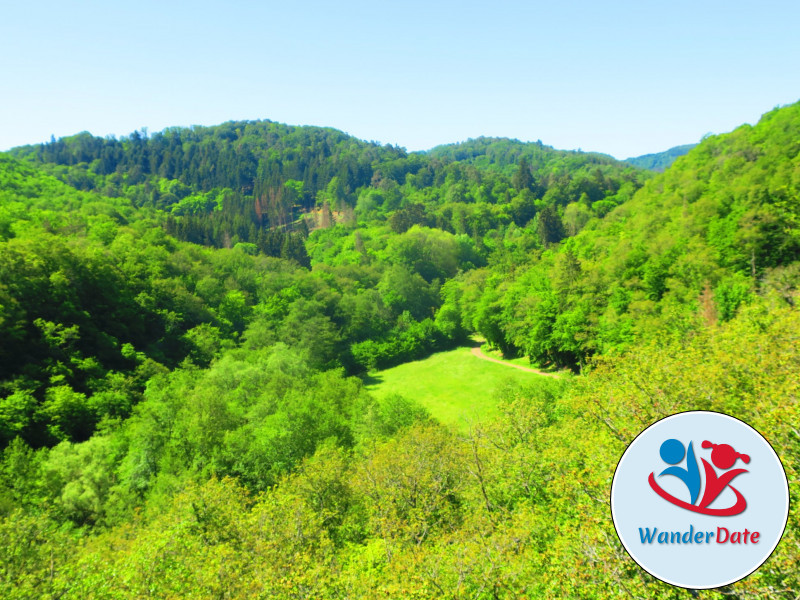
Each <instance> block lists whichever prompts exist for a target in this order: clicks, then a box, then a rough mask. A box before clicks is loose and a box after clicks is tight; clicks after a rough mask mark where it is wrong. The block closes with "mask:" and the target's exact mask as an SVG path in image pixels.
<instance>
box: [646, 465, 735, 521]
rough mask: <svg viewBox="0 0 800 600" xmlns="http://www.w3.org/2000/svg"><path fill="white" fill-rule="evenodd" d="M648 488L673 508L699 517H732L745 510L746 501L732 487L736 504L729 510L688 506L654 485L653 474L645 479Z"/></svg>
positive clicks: (730, 486)
mask: <svg viewBox="0 0 800 600" xmlns="http://www.w3.org/2000/svg"><path fill="white" fill-rule="evenodd" d="M647 481H648V483H649V484H650V487H651V488H653V491H654V492H655V493H656V494H658V495H659V496H661V497H662V498H664V500H666V501H667V502H669V503H671V504H674V505H675V506H680V507H681V508H685V509H686V510H690V511H692V512H696V513H700V514H701V515H712V516H717V517H732V516H733V515H738V514H739V513H741V512H744V509H745V508H747V500H745V499H744V496H742V494H741V493H740V492H739V490H737V489H736V488H735V487H733V486H732V485H729V486H728V487H729V488H731V489H732V490H733V491H734V493H735V494H736V504H734V505H733V506H731V507H729V508H703V507H700V506H695V505H693V504H689V503H688V502H684V501H683V500H680V499H678V498H676V497H675V496H673V495H672V494H670V493H668V492H666V491H664V490H663V489H662V488H661V486H659V485H658V484H657V483H656V478H655V475H654V474H653V473H650V477H648V478H647Z"/></svg>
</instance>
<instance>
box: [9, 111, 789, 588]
mask: <svg viewBox="0 0 800 600" xmlns="http://www.w3.org/2000/svg"><path fill="white" fill-rule="evenodd" d="M640 158H641V159H646V160H643V161H639V162H636V161H629V162H622V161H617V160H615V159H613V158H611V157H610V156H607V155H604V154H596V153H585V152H580V151H561V150H556V149H553V148H552V147H549V146H547V145H544V144H542V143H541V142H536V143H523V142H520V141H517V140H512V139H505V138H478V139H471V140H468V141H466V142H463V143H458V144H451V145H444V146H438V147H436V148H433V149H432V150H430V151H427V152H408V151H406V150H405V149H403V148H400V147H397V146H391V145H380V144H377V143H370V142H365V141H362V140H359V139H356V138H354V137H351V136H349V135H347V134H345V133H342V132H340V131H337V130H335V129H330V128H320V127H295V126H288V125H283V124H280V123H275V122H271V121H266V120H265V121H235V122H228V123H224V124H222V125H218V126H214V127H199V126H198V127H191V128H169V129H166V130H164V131H161V132H158V133H153V134H150V133H148V132H147V131H144V130H142V131H135V132H133V133H132V134H131V135H129V136H126V137H121V138H115V137H106V138H101V137H95V136H92V135H90V134H89V133H80V134H78V135H75V136H71V137H65V138H60V139H54V138H53V139H51V141H50V142H49V143H45V144H39V145H31V146H24V147H19V148H15V149H13V150H11V151H9V152H6V153H0V597H2V598H8V599H53V600H55V599H64V600H67V599H76V600H77V599H81V600H84V599H108V600H112V599H113V600H119V599H140V598H163V599H177V598H186V599H207V598H208V599H210V598H218V599H245V598H247V599H250V598H261V599H268V598H269V599H272V598H277V599H299V598H332V599H336V598H341V599H350V598H420V599H421V598H452V599H467V598H470V599H498V598H592V599H595V598H596V599H600V598H609V599H610V598H618V597H629V598H654V599H662V598H663V599H668V598H669V599H672V598H690V597H694V598H709V599H711V598H714V599H722V598H729V597H734V598H776V599H778V598H779V599H784V598H785V599H790V598H797V597H798V595H800V569H799V568H798V564H800V509H798V506H799V505H800V488H798V481H799V479H798V477H800V475H799V474H798V469H800V411H799V410H798V396H799V395H800V292H799V291H798V289H799V288H800V103H798V104H794V105H791V106H786V107H783V108H778V109H775V110H773V111H771V112H769V113H767V114H765V115H764V116H763V117H762V118H761V120H760V121H759V122H758V123H757V124H756V125H753V126H751V125H743V126H741V127H739V128H737V129H736V130H734V131H733V132H731V133H727V134H722V135H714V136H707V137H706V138H704V139H703V141H702V142H701V143H700V144H698V145H696V146H691V147H680V148H677V149H673V150H672V151H669V152H667V153H664V154H663V155H656V156H650V157H640ZM654 171H663V172H658V173H656V172H654ZM475 339H480V340H485V343H486V345H487V347H488V348H491V349H492V350H493V351H495V353H496V355H497V356H502V357H503V358H504V359H506V360H509V361H511V360H512V359H514V360H513V364H516V365H527V366H529V367H530V368H531V369H535V370H537V371H541V372H543V373H544V375H540V374H536V373H533V374H531V375H530V376H529V377H527V378H521V377H519V376H517V377H509V378H508V379H507V380H506V381H505V382H504V383H503V384H502V385H496V386H493V387H492V388H491V389H489V388H488V387H487V389H485V390H481V389H475V387H474V384H471V385H472V387H471V388H470V390H469V392H468V393H466V392H465V393H464V396H465V397H466V396H468V397H469V402H470V403H473V404H474V403H480V402H485V403H486V404H487V406H489V405H490V406H491V407H492V409H491V411H488V413H487V414H488V415H489V416H488V417H486V418H484V419H476V420H474V421H472V422H470V423H468V424H466V425H464V426H460V427H456V426H453V424H452V423H443V422H441V421H439V420H437V419H436V418H435V417H434V416H433V415H432V414H431V411H429V410H428V409H427V408H426V407H425V406H424V405H423V404H422V403H420V402H419V401H418V399H416V398H414V397H412V396H408V395H404V394H403V390H402V386H401V389H400V390H399V391H398V392H396V393H391V394H388V395H380V394H376V393H373V392H372V391H371V390H370V389H368V388H370V381H371V379H374V378H375V377H376V373H379V372H381V371H382V370H386V369H390V368H393V367H397V366H398V365H405V364H407V363H411V362H412V361H417V360H420V359H424V358H426V357H430V356H432V355H436V354H437V353H443V352H446V351H447V352H449V351H452V350H454V349H456V348H462V347H464V346H469V345H471V344H474V343H475V342H474V341H473V340H475ZM455 356H456V355H455V354H453V355H448V360H449V361H454V360H471V359H472V358H473V357H472V356H471V355H469V354H468V353H467V352H464V353H463V356H464V358H463V359H462V358H453V357H455ZM457 356H459V357H460V356H462V355H461V354H458V355H457ZM443 364H444V363H443ZM428 376H430V375H428ZM465 381H466V380H465ZM470 381H471V380H470ZM465 385H467V383H465ZM683 410H714V411H720V412H725V413H727V414H730V415H732V416H735V417H738V418H740V419H742V420H744V421H746V422H747V423H749V424H750V425H752V426H753V427H755V428H756V429H758V430H759V431H760V432H761V433H762V434H763V435H764V436H765V437H766V438H767V439H768V440H769V442H770V443H771V444H772V446H773V447H774V448H775V450H776V452H777V453H778V455H779V456H780V458H781V460H782V462H783V465H784V467H785V470H786V474H787V477H788V480H789V482H790V493H791V500H792V504H791V506H792V508H791V513H790V516H789V524H788V526H787V529H786V532H785V534H784V537H783V541H782V542H781V544H780V545H779V546H778V548H777V550H776V551H775V552H774V553H773V554H772V556H771V558H770V559H769V560H768V561H767V563H765V565H764V566H763V567H762V568H761V569H759V570H758V571H756V572H755V573H754V574H753V575H751V576H749V577H747V578H745V579H744V580H742V581H740V582H738V583H735V584H732V585H730V586H727V587H725V588H721V589H718V590H706V591H699V592H689V591H687V590H682V589H679V588H675V587H672V586H670V585H667V584H665V583H662V582H661V581H659V580H657V579H655V578H653V577H651V576H650V575H648V574H647V573H646V572H645V571H643V570H642V569H640V568H639V567H638V566H637V565H636V564H635V563H634V562H633V561H632V560H631V559H630V557H629V556H628V555H627V554H626V552H625V551H624V549H623V547H622V545H621V544H620V542H619V540H618V538H617V536H616V534H615V532H614V528H613V525H612V523H611V517H610V509H609V500H608V494H609V489H610V485H611V478H612V476H613V473H614V468H615V466H616V463H617V461H618V459H619V457H620V455H621V454H622V452H623V451H624V449H625V448H626V446H627V445H628V444H629V443H630V442H631V441H632V440H633V439H634V438H635V437H636V435H637V434H638V433H639V432H640V431H641V430H642V429H644V428H645V427H647V426H648V425H650V424H651V423H653V422H654V421H656V420H658V419H660V418H662V417H664V416H666V415H669V414H672V413H675V412H679V411H683ZM478 412H480V411H478Z"/></svg>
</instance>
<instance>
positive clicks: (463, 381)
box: [365, 346, 542, 430]
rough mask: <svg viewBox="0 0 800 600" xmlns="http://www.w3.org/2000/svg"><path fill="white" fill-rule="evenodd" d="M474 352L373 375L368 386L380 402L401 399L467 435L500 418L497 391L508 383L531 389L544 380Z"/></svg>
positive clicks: (456, 352) (438, 357) (434, 357)
mask: <svg viewBox="0 0 800 600" xmlns="http://www.w3.org/2000/svg"><path fill="white" fill-rule="evenodd" d="M470 350H471V348H470V347H469V346H463V347H460V348H456V349H455V350H450V351H448V352H439V353H437V354H433V355H431V356H429V357H428V358H426V359H423V360H418V361H414V362H410V363H405V364H402V365H399V366H397V367H392V368H391V369H386V370H383V371H377V372H374V373H371V374H370V376H369V377H367V378H366V379H365V383H366V387H367V389H368V390H369V391H370V392H372V393H373V394H375V395H376V396H377V397H384V396H386V395H389V394H400V395H401V396H403V397H405V398H408V399H409V400H414V401H416V402H419V403H420V404H421V405H422V406H424V407H425V408H427V409H428V411H429V412H430V413H431V416H433V417H434V418H435V419H436V420H438V421H439V422H441V423H444V424H446V425H452V426H454V427H456V428H458V429H460V430H466V429H467V428H468V427H469V425H470V423H474V422H477V421H483V420H485V419H488V418H491V417H493V416H495V415H497V414H498V390H499V389H501V388H502V387H503V386H504V385H505V384H507V383H508V382H509V381H513V382H519V383H523V384H528V385H529V384H531V383H533V382H535V381H537V380H539V379H541V378H542V376H541V375H537V374H536V373H528V372H526V371H520V370H519V369H512V368H509V367H508V366H505V365H501V364H497V363H493V362H489V361H487V360H482V359H480V358H478V357H476V356H473V355H472V353H471V352H470Z"/></svg>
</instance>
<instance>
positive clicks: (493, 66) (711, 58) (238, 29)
mask: <svg viewBox="0 0 800 600" xmlns="http://www.w3.org/2000/svg"><path fill="white" fill-rule="evenodd" d="M799 24H800V2H798V1H797V0H786V1H774V0H760V1H759V2H755V1H748V2H740V1H737V0H726V1H718V0H709V1H706V0H691V1H686V0H673V1H671V2H653V1H650V0H637V1H635V2H633V1H627V0H624V1H615V2H602V1H593V2H589V1H569V0H566V1H563V0H562V1H560V2H559V1H557V0H548V1H547V2H542V1H539V0H529V1H527V2H516V1H515V2H510V1H507V2H504V1H502V0H500V1H495V2H491V3H490V2H480V3H476V2H468V1H460V2H451V1H445V2H437V1H436V0H428V1H425V2H420V1H417V0H407V1H404V2H381V1H380V0H372V1H370V2H360V1H359V2H357V1H349V0H344V1H340V2H336V1H330V0H328V1H326V2H307V1H303V0H300V1H294V2H292V1H290V0H286V1H284V2H271V1H253V2H241V1H237V0H228V1H226V2H219V1H202V0H198V1H195V2H176V1H170V0H161V1H159V2H153V1H149V0H139V1H137V2H129V1H127V0H107V1H105V2H96V1H79V2H70V1H65V0H60V1H58V2H56V1H50V0H48V1H37V0H29V1H27V2H5V3H3V6H2V8H0V51H2V57H3V59H2V63H0V102H2V104H0V149H7V148H9V147H12V146H16V145H21V144H26V143H38V142H41V141H45V140H47V139H49V137H50V135H51V134H54V135H55V136H56V137H58V136H62V135H70V134H73V133H77V132H79V131H84V130H88V131H90V132H91V133H93V134H96V135H107V134H115V135H124V134H128V133H130V132H131V131H133V130H134V129H138V128H141V127H147V128H149V130H150V131H151V132H154V131H158V130H161V129H163V128H164V127H167V126H172V125H192V124H202V125H212V124H216V123H221V122H223V121H228V120H232V119H272V120H274V121H280V122H284V123H290V124H295V125H305V124H310V125H325V126H331V127H335V128H337V129H341V130H343V131H346V132H348V133H350V134H353V135H355V136H358V137H360V138H363V139H368V140H377V141H380V142H383V143H391V144H398V145H400V146H404V147H406V148H408V149H409V150H421V149H428V148H431V147H432V146H435V145H437V144H442V143H449V142H456V141H461V140H464V139H467V138H470V137H477V136H480V135H491V136H507V137H515V138H518V139H521V140H537V139H541V140H542V141H543V142H544V143H546V144H549V145H552V146H555V147H556V148H568V149H571V148H582V149H583V150H595V151H601V152H607V153H609V154H612V155H614V156H616V157H618V158H625V157H628V156H635V155H639V154H644V153H648V152H657V151H661V150H665V149H667V148H669V147H671V146H674V145H678V144H683V143H689V142H695V141H698V140H699V139H700V138H701V137H702V136H703V135H704V134H706V133H709V132H713V133H720V132H724V131H729V130H731V129H733V128H734V127H736V126H737V125H739V124H741V123H744V122H750V123H752V122H754V121H756V120H757V119H758V117H759V116H760V115H761V114H762V113H763V112H766V111H767V110H770V109H771V108H773V107H775V106H777V105H782V104H788V103H792V102H795V101H797V100H798V99H800V28H799V27H800V25H799Z"/></svg>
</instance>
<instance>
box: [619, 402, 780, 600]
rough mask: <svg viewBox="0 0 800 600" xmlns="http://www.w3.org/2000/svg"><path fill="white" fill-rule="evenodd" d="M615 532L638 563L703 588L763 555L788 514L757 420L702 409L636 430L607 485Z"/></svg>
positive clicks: (744, 570)
mask: <svg viewBox="0 0 800 600" xmlns="http://www.w3.org/2000/svg"><path fill="white" fill-rule="evenodd" d="M611 516H612V518H613V520H614V527H615V528H616V530H617V535H619V539H620V541H621V542H622V545H623V546H625V550H627V551H628V554H630V555H631V558H633V560H635V561H636V562H637V563H638V564H639V566H641V567H642V568H643V569H644V570H645V571H647V572H648V573H650V574H651V575H653V576H654V577H657V578H658V579H660V580H662V581H665V582H667V583H669V584H672V585H676V586H679V587H684V588H689V589H709V588H716V587H721V586H724V585H728V584H731V583H733V582H735V581H738V580H739V579H742V578H743V577H746V576H747V575H749V574H750V573H752V572H753V571H755V570H756V569H757V568H758V567H760V566H761V565H762V564H763V563H764V561H766V560H767V558H769V555H770V554H772V551H773V550H775V547H776V546H777V545H778V542H779V541H780V539H781V536H782V535H783V531H784V529H785V527H786V521H787V518H788V516H789V485H788V483H787V481H786V473H785V472H784V470H783V465H782V464H781V461H780V459H779V458H778V455H777V454H775V451H774V450H773V449H772V446H770V445H769V443H768V442H767V440H765V439H764V437H763V436H762V435H761V434H760V433H758V432H757V431H756V430H755V429H753V428H752V427H750V426H749V425H747V424H746V423H743V422H742V421H740V420H738V419H734V418H733V417H730V416H728V415H724V414H721V413H715V412H706V411H692V412H684V413H679V414H676V415H672V416H669V417H666V418H664V419H662V420H660V421H658V422H656V423H654V424H653V425H651V426H650V427H648V428H647V429H645V430H644V431H643V432H642V433H640V434H639V435H638V436H637V437H636V439H635V440H633V442H632V443H631V444H630V445H629V446H628V448H627V450H625V453H624V454H623V455H622V458H621V459H620V461H619V464H618V465H617V470H616V472H615V473H614V481H613V482H612V484H611Z"/></svg>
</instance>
